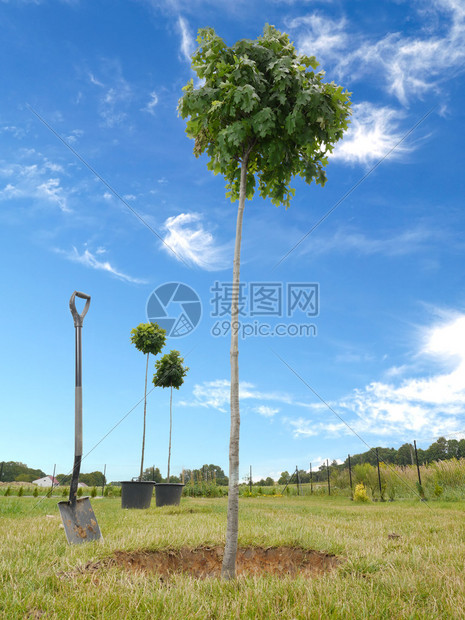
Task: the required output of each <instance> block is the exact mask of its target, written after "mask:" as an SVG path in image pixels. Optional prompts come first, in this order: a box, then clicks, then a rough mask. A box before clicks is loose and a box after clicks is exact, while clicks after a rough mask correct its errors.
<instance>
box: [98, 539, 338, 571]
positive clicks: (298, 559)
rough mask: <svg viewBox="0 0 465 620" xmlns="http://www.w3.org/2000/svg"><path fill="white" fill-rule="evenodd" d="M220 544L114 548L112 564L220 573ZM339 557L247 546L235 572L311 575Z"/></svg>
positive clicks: (326, 568)
mask: <svg viewBox="0 0 465 620" xmlns="http://www.w3.org/2000/svg"><path fill="white" fill-rule="evenodd" d="M222 560H223V547H199V548H197V549H191V548H187V547H184V548H182V549H168V550H163V551H115V553H114V557H113V558H111V559H110V563H111V564H116V565H118V566H122V567H123V568H125V569H126V570H129V571H139V572H140V571H142V572H147V573H157V574H160V575H162V576H168V575H170V574H173V573H186V574H188V575H190V576H192V577H195V578H197V579H204V578H206V577H220V575H221V563H222ZM339 563H340V560H339V559H338V558H337V557H336V556H334V555H329V554H327V553H321V552H319V551H311V550H308V549H300V548H295V547H269V548H261V547H247V548H242V549H238V551H237V562H236V573H237V575H238V576H241V575H243V576H245V575H247V576H252V575H257V576H258V575H262V574H271V575H278V576H283V577H284V576H291V577H295V576H297V575H302V576H304V577H308V578H310V577H314V576H316V575H319V574H322V573H324V572H326V571H329V570H331V569H332V568H334V567H335V566H337V565H338V564H339Z"/></svg>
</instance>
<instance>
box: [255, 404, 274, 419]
mask: <svg viewBox="0 0 465 620" xmlns="http://www.w3.org/2000/svg"><path fill="white" fill-rule="evenodd" d="M256 411H257V413H259V414H260V415H262V416H263V417H264V418H273V417H274V416H275V415H276V414H277V413H279V409H278V408H277V407H268V406H267V405H260V406H259V407H257V408H256Z"/></svg>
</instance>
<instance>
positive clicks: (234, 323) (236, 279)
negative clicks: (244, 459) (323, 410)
mask: <svg viewBox="0 0 465 620" xmlns="http://www.w3.org/2000/svg"><path fill="white" fill-rule="evenodd" d="M249 152H250V149H249V151H247V153H244V157H243V158H242V166H241V185H240V191H239V207H238V211H237V222H236V242H235V246H234V264H233V283H232V304H231V352H230V358H231V427H230V434H229V491H228V518H227V526H226V546H225V549H224V556H223V566H222V569H221V576H222V577H224V578H225V579H233V578H234V577H235V576H236V554H237V540H238V533H239V428H240V422H241V419H240V412H239V329H238V327H239V326H238V320H239V283H240V265H241V240H242V218H243V215H244V206H245V195H246V182H247V163H248V157H249Z"/></svg>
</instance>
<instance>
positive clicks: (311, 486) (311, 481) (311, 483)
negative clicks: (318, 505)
mask: <svg viewBox="0 0 465 620" xmlns="http://www.w3.org/2000/svg"><path fill="white" fill-rule="evenodd" d="M310 493H311V494H312V495H313V472H312V464H311V463H310Z"/></svg>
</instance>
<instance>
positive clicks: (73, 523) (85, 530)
mask: <svg viewBox="0 0 465 620" xmlns="http://www.w3.org/2000/svg"><path fill="white" fill-rule="evenodd" d="M75 297H79V298H81V299H85V300H86V304H85V306H84V310H83V311H82V312H81V314H79V312H78V311H77V310H76V304H75ZM89 305H90V296H89V295H86V294H85V293H79V292H78V291H74V293H73V294H72V295H71V299H70V300H69V308H70V310H71V314H72V316H73V320H74V327H75V332H76V346H75V356H76V363H75V374H76V380H75V398H74V466H73V476H72V478H71V485H70V489H69V501H67V502H59V503H58V507H59V509H60V514H61V518H62V520H63V525H64V527H65V532H66V538H67V539H68V542H69V543H72V544H79V543H82V542H87V541H91V540H99V539H100V538H101V537H102V535H101V533H100V528H99V526H98V523H97V519H96V517H95V514H94V511H93V510H92V506H91V504H90V500H89V498H88V497H82V498H80V499H78V497H77V489H78V483H79V473H80V471H81V459H82V343H81V330H82V324H83V321H84V317H85V315H86V313H87V310H88V309H89Z"/></svg>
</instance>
